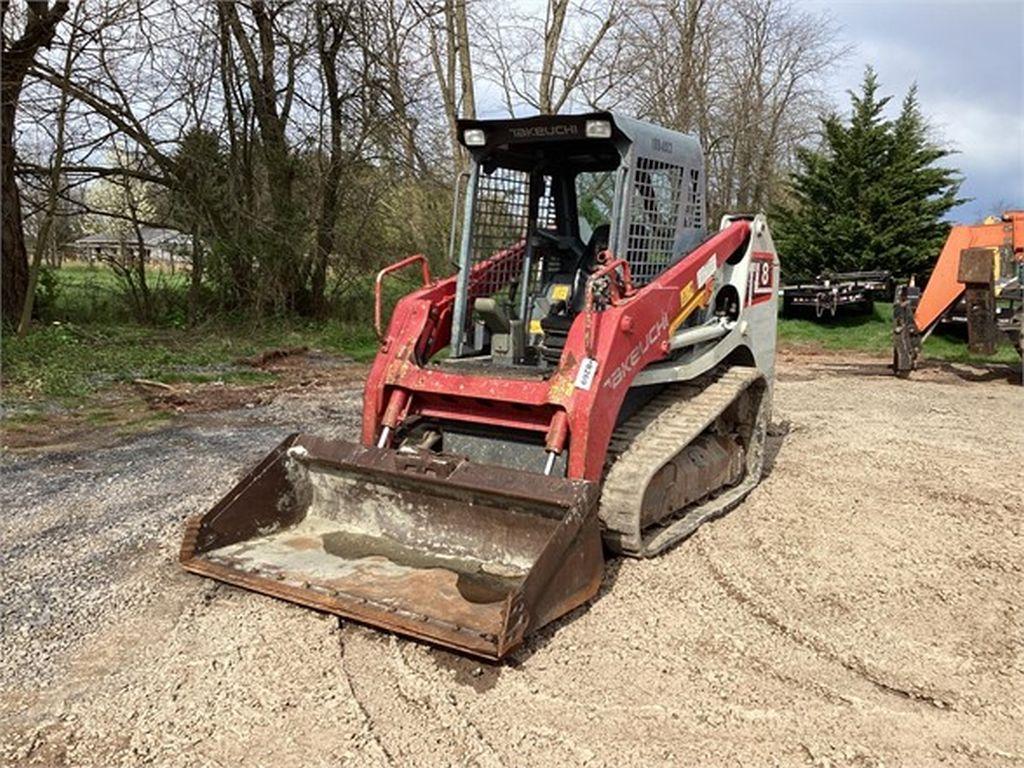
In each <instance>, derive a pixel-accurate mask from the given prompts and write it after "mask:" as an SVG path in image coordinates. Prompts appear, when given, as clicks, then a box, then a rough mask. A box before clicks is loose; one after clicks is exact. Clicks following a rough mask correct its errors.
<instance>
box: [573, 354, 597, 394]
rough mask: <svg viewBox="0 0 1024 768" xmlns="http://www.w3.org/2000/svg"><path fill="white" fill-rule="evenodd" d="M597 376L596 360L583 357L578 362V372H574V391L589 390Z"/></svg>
mask: <svg viewBox="0 0 1024 768" xmlns="http://www.w3.org/2000/svg"><path fill="white" fill-rule="evenodd" d="M595 376H597V360H595V359H594V358H592V357H584V358H583V360H581V361H580V367H579V370H578V371H576V381H574V382H573V385H574V386H575V387H576V389H590V387H591V386H592V385H593V383H594V377H595Z"/></svg>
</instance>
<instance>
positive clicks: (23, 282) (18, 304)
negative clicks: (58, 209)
mask: <svg viewBox="0 0 1024 768" xmlns="http://www.w3.org/2000/svg"><path fill="white" fill-rule="evenodd" d="M68 5H69V4H68V3H67V2H57V3H54V4H53V7H52V8H48V7H47V4H46V3H38V2H37V3H29V4H28V13H27V16H26V21H25V30H24V32H23V33H22V35H21V37H19V38H18V39H17V40H11V41H9V40H8V39H7V38H6V36H5V37H4V46H3V69H4V72H3V86H2V89H0V90H2V93H0V102H2V106H0V176H2V186H3V192H2V200H0V202H2V204H3V231H2V237H3V245H2V249H0V250H2V253H0V284H2V301H3V304H2V307H0V309H2V314H3V322H4V323H5V324H9V325H12V326H13V325H15V324H17V323H18V321H19V319H20V318H21V312H22V309H23V308H24V305H25V295H26V293H27V292H28V282H29V280H28V276H29V267H28V252H27V251H26V249H25V229H24V225H23V222H22V218H21V196H20V194H19V192H18V184H17V181H16V179H15V175H14V164H15V159H16V155H15V151H14V120H15V116H16V114H17V110H18V98H19V97H20V96H21V87H22V85H23V84H24V82H25V75H26V74H27V73H28V69H29V67H31V66H32V64H33V62H34V61H35V57H36V52H37V51H38V50H39V49H40V48H41V47H45V48H49V47H50V43H51V42H53V36H54V33H55V32H56V30H57V24H58V23H60V20H61V19H62V18H64V14H65V13H67V11H68ZM7 9H8V4H7V3H6V2H4V3H3V6H2V16H6V15H7ZM5 21H6V19H4V18H2V17H0V25H3V23H4V22H5Z"/></svg>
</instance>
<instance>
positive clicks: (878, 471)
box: [0, 356, 1024, 766]
mask: <svg viewBox="0 0 1024 768" xmlns="http://www.w3.org/2000/svg"><path fill="white" fill-rule="evenodd" d="M970 379H978V380H970ZM359 398H360V395H359V392H358V391H357V390H354V389H352V388H351V385H346V386H341V387H337V388H326V389H325V388H322V387H319V388H317V387H313V388H308V389H307V390H296V391H287V392H281V393H278V394H277V395H276V396H275V397H274V398H273V399H271V400H270V402H259V403H256V404H251V405H253V407H249V408H245V407H242V408H236V409H233V410H227V411H221V412H212V413H209V412H208V413H185V414H182V415H180V416H179V417H177V418H176V419H175V422H174V423H173V424H171V425H170V426H167V427H165V428H161V429H158V430H156V431H152V432H149V433H146V434H142V435H135V436H131V437H127V438H122V439H118V440H115V441H113V442H111V443H110V444H100V445H97V444H93V445H90V446H86V447H79V448H75V447H69V446H67V445H66V444H65V445H64V446H63V447H62V448H61V449H60V450H56V451H54V450H50V451H42V452H39V451H37V452H33V453H27V454H26V453H21V454H7V455H5V457H4V459H3V461H4V464H3V482H2V488H0V502H2V509H3V512H2V515H0V595H2V603H0V621H2V627H3V630H2V635H0V659H2V661H0V763H3V764H5V765H8V764H9V765H82V766H85V765H95V766H107V765H138V764H144V763H152V764H157V765H171V766H208V765H222V766H236V765H267V766H271V765H272V766H320V765H323V766H327V765H330V766H338V765H353V766H364V765H481V766H499V765H539V764H544V765H563V764H566V765H594V766H600V765H610V766H632V765H637V766H640V765H643V766H650V765H743V766H747V765H814V766H882V765H885V766H899V765H907V766H922V765H940V764H941V765H949V766H957V765H977V766H993V765H994V766H999V765H1019V764H1021V763H1024V612H1022V610H1024V471H1022V469H1021V462H1022V457H1024V388H1021V387H1015V386H1011V385H1010V384H1008V383H1007V382H1006V381H1005V379H1002V378H1001V377H1000V376H988V375H986V374H984V372H981V373H979V372H978V371H977V370H973V369H969V368H966V367H958V368H948V367H947V368H944V369H932V370H929V371H925V372H922V374H920V375H919V376H917V378H916V379H915V380H914V381H899V380H896V379H894V378H892V377H891V376H889V375H888V373H887V371H886V370H885V366H884V363H883V362H881V361H876V360H868V359H864V360H856V359H855V360H852V361H851V360H846V361H839V360H836V359H832V358H826V357H794V356H789V357H783V359H782V360H780V368H779V376H778V385H777V390H776V398H775V419H776V424H775V426H774V428H773V433H774V434H773V438H772V444H771V454H772V456H771V465H770V472H769V475H768V477H767V478H766V479H765V481H764V482H763V483H762V484H761V485H760V487H759V488H758V489H757V490H756V491H755V492H754V493H753V494H752V495H751V496H750V497H749V499H748V500H747V501H746V502H745V503H744V504H742V505H741V506H740V507H739V508H737V509H736V510H735V511H733V512H732V513H731V514H729V515H728V516H727V517H725V518H723V519H721V520H719V521H717V522H715V523H712V524H710V525H707V526H705V527H704V528H702V529H701V530H700V531H699V533H698V534H697V535H695V536H694V537H692V538H690V539H689V540H687V541H685V542H683V543H682V544H681V545H679V546H678V547H676V548H675V549H673V550H671V551H670V552H669V553H667V554H665V555H664V556H662V557H659V558H657V559H654V560H648V561H633V560H627V561H621V560H613V561H611V562H610V563H609V565H608V567H607V574H606V579H605V583H604V586H603V588H602V590H601V593H600V595H599V597H598V598H597V599H596V600H594V601H593V603H592V604H591V605H589V606H588V607H585V608H582V609H580V610H577V611H575V612H574V613H572V614H570V615H569V616H567V617H566V618H564V619H563V620H561V621H559V622H557V623H556V624H554V625H553V626H550V627H548V628H547V629H545V630H543V631H542V632H540V633H539V634H538V635H536V636H534V637H533V638H532V639H531V640H530V641H529V642H528V644H527V645H526V646H525V647H524V648H522V649H521V650H520V651H518V652H517V653H515V654H514V656H513V657H512V659H511V660H510V661H509V662H508V663H506V664H503V665H495V666H491V665H486V664H479V663H477V662H474V661H471V660H468V659H466V658H463V657H459V656H456V655H453V654H450V653H447V652H444V651H440V650H437V649H434V648H430V647H428V646H425V645H421V644H418V643H415V642H411V641H406V640H403V639H399V638H396V637H394V636H389V635H385V634H382V633H379V632H375V631H372V630H369V629H366V628H363V627H360V626H358V625H355V624H351V623H348V622H339V621H338V619H336V618H333V617H325V616H321V615H318V614H316V613H314V612H311V611H308V610H304V609H302V608H298V607H294V606H291V605H288V604H285V603H282V602H279V601H276V600H273V599H271V598H266V597H261V596H257V595H254V594H251V593H247V592H243V591H240V590H237V589H234V588H231V587H227V586H223V585H218V584H216V583H213V582H210V581H207V580H203V579H200V578H198V577H195V576H191V575H188V574H186V573H184V572H183V571H182V570H180V568H179V567H178V565H177V563H176V557H177V550H178V546H179V539H180V534H181V526H182V521H183V520H184V519H185V517H186V516H187V515H190V514H194V513H196V512H198V511H202V510H204V509H205V508H207V507H209V506H210V505H211V504H212V502H213V501H214V500H216V499H217V498H218V497H219V496H220V495H221V494H222V493H224V492H225V491H226V490H227V489H228V488H229V487H230V485H231V483H232V481H233V480H234V479H235V478H237V477H238V476H239V475H240V474H241V473H242V471H243V470H244V469H245V467H246V466H247V465H249V464H251V463H252V462H254V461H255V460H256V459H258V458H259V457H260V456H261V455H263V454H264V453H266V452H267V451H268V450H269V448H270V447H271V446H272V445H274V444H275V443H276V442H277V441H279V440H280V439H282V438H283V437H284V435H285V434H286V433H288V432H290V431H293V430H295V429H303V430H311V431H314V432H317V433H320V434H328V435H334V436H338V437H347V438H350V437H351V436H352V435H353V430H354V428H355V425H356V423H357V420H358V407H359Z"/></svg>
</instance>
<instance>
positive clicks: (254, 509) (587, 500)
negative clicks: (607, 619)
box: [181, 435, 604, 659]
mask: <svg viewBox="0 0 1024 768" xmlns="http://www.w3.org/2000/svg"><path fill="white" fill-rule="evenodd" d="M597 493H598V489H597V487H596V485H594V484H592V483H588V482H584V481H578V480H566V479H561V478H554V477H546V476H543V475H537V474H533V473H524V472H521V471H515V470H510V469H506V468H503V467H494V466H485V465H480V464H474V463H472V462H470V461H468V460H466V459H463V458H461V457H457V456H448V455H443V454H436V453H431V452H427V451H409V452H406V451H403V450H392V449H383V448H367V447H364V446H361V445H354V444H351V443H344V442H336V441H328V440H322V439H319V438H316V437H312V436H309V435H292V436H291V437H289V438H288V439H287V440H285V441H284V442H283V443H281V445H279V446H278V447H277V448H275V449H274V451H273V452H272V453H271V454H270V455H269V456H268V457H267V458H266V459H264V460H263V461H262V462H261V463H260V464H259V466H257V467H256V468H255V469H254V470H253V471H252V472H250V473H249V474H248V475H247V476H246V477H245V478H243V479H242V480H241V481H240V482H239V483H238V484H237V485H236V486H235V487H234V488H233V489H232V490H231V492H230V493H229V494H228V495H227V496H225V497H224V499H222V500H221V501H220V502H219V503H218V504H217V505H216V506H215V507H214V508H213V509H212V510H210V512H208V513H207V514H206V515H203V516H201V517H195V518H192V519H190V520H189V522H188V525H187V529H186V533H185V539H184V542H183V543H182V549H181V562H182V564H183V565H184V567H185V568H186V569H188V570H189V571H192V572H193V573H198V574H201V575H204V576H209V577H211V578H215V579H219V580H221V581H225V582H228V583H230V584H235V585H237V586H241V587H245V588H247V589H252V590H255V591H257V592H263V593H265V594H268V595H273V596H275V597H279V598H282V599H285V600H290V601H292V602H295V603H300V604H302V605H306V606H309V607H311V608H316V609H318V610H323V611H329V612H331V613H336V614H338V615H341V616H346V617H348V618H351V619H355V620H357V621H361V622H365V623H367V624H372V625H375V626H378V627H381V628H384V629H388V630H393V631H396V632H400V633H403V634H406V635H411V636H413V637H416V638H420V639H422V640H426V641H429V642H432V643H437V644H440V645H445V646H448V647H451V648H455V649H457V650H460V651H464V652H467V653H472V654H476V655H479V656H484V657H487V658H492V659H498V658H501V657H502V656H503V655H504V654H506V653H508V652H509V651H510V650H512V649H513V648H515V647H516V646H518V645H519V644H520V643H521V642H522V641H523V638H524V636H525V635H526V633H528V632H530V631H532V630H535V629H537V628H539V627H541V626H543V625H544V624H546V623H547V622H549V621H551V620H553V619H555V618H557V617H559V616H561V615H563V614H565V613H567V612H568V611H570V610H572V609H573V608H575V607H576V606H578V605H580V604H582V603H584V602H586V601H587V600H589V599H590V598H591V597H592V596H593V595H594V594H595V593H596V592H597V589H598V587H599V585H600V582H601V574H602V570H603V565H604V560H603V555H602V550H601V538H600V529H599V524H598V519H597V512H596V506H597V504H596V499H597Z"/></svg>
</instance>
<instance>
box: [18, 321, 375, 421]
mask: <svg viewBox="0 0 1024 768" xmlns="http://www.w3.org/2000/svg"><path fill="white" fill-rule="evenodd" d="M298 346H307V347H310V348H311V349H319V350H323V351H324V352H328V353H333V354H337V355H344V356H348V357H351V358H353V359H355V360H369V359H372V358H373V355H374V353H375V352H376V346H377V342H376V338H375V337H374V335H373V331H372V330H371V329H370V328H369V327H358V326H353V325H344V324H341V323H332V322H326V323H320V324H311V323H301V322H297V321H293V320H292V321H289V320H284V321H280V322H276V323H275V322H272V321H268V322H266V323H265V324H261V325H258V326H251V325H232V324H228V323H218V324H215V325H211V326H209V327H205V328H200V329H191V330H186V329H174V328H150V327H144V326H139V325H133V324H121V325H118V324H92V325H81V326H79V325H74V324H70V323H60V324H50V325H45V326H37V327H35V328H33V330H32V331H31V332H30V333H29V334H28V336H26V337H25V338H24V339H19V338H16V337H14V336H10V335H8V336H5V337H4V339H3V343H2V346H0V354H2V362H3V385H4V386H3V398H4V400H5V401H6V402H8V403H10V402H14V401H19V400H21V401H24V400H36V399H40V398H43V399H57V400H61V401H69V400H71V401H73V400H75V399H77V398H82V397H86V396H89V395H92V394H95V393H96V392H99V391H101V390H103V389H107V388H109V387H110V386H112V385H114V384H117V383H119V382H130V381H132V380H133V379H136V378H145V379H155V380H157V381H162V382H165V383H168V384H170V383H174V382H185V381H187V382H202V381H225V382H239V383H259V382H265V381H268V380H270V379H271V378H272V374H268V373H266V372H264V371H257V370H252V369H248V368H245V367H239V366H238V365H237V364H236V361H237V360H238V359H239V358H243V357H251V356H254V355H257V354H259V353H260V352H263V351H265V350H267V349H274V348H280V347H298Z"/></svg>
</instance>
